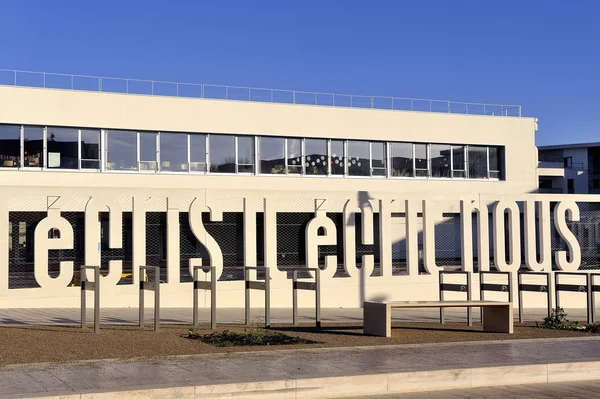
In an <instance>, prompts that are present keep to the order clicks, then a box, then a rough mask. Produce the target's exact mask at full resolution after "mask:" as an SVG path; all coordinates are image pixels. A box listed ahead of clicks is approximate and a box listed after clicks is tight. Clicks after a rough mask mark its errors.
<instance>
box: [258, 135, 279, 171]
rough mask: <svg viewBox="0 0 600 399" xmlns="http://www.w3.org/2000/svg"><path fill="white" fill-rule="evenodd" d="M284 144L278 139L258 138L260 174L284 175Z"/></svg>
mask: <svg viewBox="0 0 600 399" xmlns="http://www.w3.org/2000/svg"><path fill="white" fill-rule="evenodd" d="M284 144H285V139H283V138H280V137H261V138H260V173H265V174H281V173H285V156H284Z"/></svg>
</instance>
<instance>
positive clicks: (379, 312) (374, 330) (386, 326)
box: [363, 301, 513, 337]
mask: <svg viewBox="0 0 600 399" xmlns="http://www.w3.org/2000/svg"><path fill="white" fill-rule="evenodd" d="M392 308H395V309H414V308H481V311H482V312H483V330H484V331H487V332H501V333H508V334H512V333H513V306H512V302H494V301H431V302H429V301H415V302H403V301H365V303H364V309H363V312H364V313H363V316H364V317H363V320H364V333H365V334H368V335H376V336H379V337H391V336H392Z"/></svg>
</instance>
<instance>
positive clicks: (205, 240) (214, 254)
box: [189, 198, 223, 278]
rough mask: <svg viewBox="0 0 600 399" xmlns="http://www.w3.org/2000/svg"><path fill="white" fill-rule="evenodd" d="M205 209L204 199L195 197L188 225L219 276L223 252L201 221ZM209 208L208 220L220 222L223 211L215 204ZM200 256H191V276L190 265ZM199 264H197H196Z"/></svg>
mask: <svg viewBox="0 0 600 399" xmlns="http://www.w3.org/2000/svg"><path fill="white" fill-rule="evenodd" d="M204 209H205V206H204V201H203V200H201V199H199V198H195V199H194V200H193V201H192V204H191V205H190V215H189V217H190V227H191V228H192V233H193V234H194V237H196V239H197V240H198V241H199V242H200V244H202V245H203V246H204V247H205V248H206V251H207V252H208V255H209V258H210V265H211V266H215V275H216V277H217V278H219V277H221V273H222V272H223V253H222V252H221V248H220V247H219V244H217V241H216V240H215V239H214V237H213V236H211V235H210V234H209V233H208V232H207V231H206V228H204V223H202V211H203V210H204ZM209 210H210V221H211V222H222V221H223V212H221V209H220V208H218V206H217V205H216V204H215V205H214V206H212V207H210V208H209ZM201 261H202V260H201V259H200V258H192V259H190V261H189V265H190V275H191V276H193V275H194V273H193V270H192V266H194V265H196V264H198V262H201ZM198 266H199V264H198Z"/></svg>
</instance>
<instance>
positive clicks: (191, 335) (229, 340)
mask: <svg viewBox="0 0 600 399" xmlns="http://www.w3.org/2000/svg"><path fill="white" fill-rule="evenodd" d="M186 338H188V339H197V340H200V341H202V342H204V343H205V344H211V345H214V346H219V347H229V346H268V345H298V344H317V343H319V342H317V341H311V340H308V339H305V338H300V337H297V336H295V337H294V336H290V335H286V334H282V333H280V332H274V331H267V330H264V329H262V328H257V329H253V330H252V331H250V332H243V333H238V332H234V331H229V330H224V331H223V332H213V333H210V334H198V333H195V332H194V330H189V331H188V334H187V336H186Z"/></svg>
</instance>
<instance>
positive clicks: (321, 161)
mask: <svg viewBox="0 0 600 399" xmlns="http://www.w3.org/2000/svg"><path fill="white" fill-rule="evenodd" d="M304 154H306V155H305V157H304V160H305V166H306V174H307V175H326V174H327V140H325V139H305V140H304Z"/></svg>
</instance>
